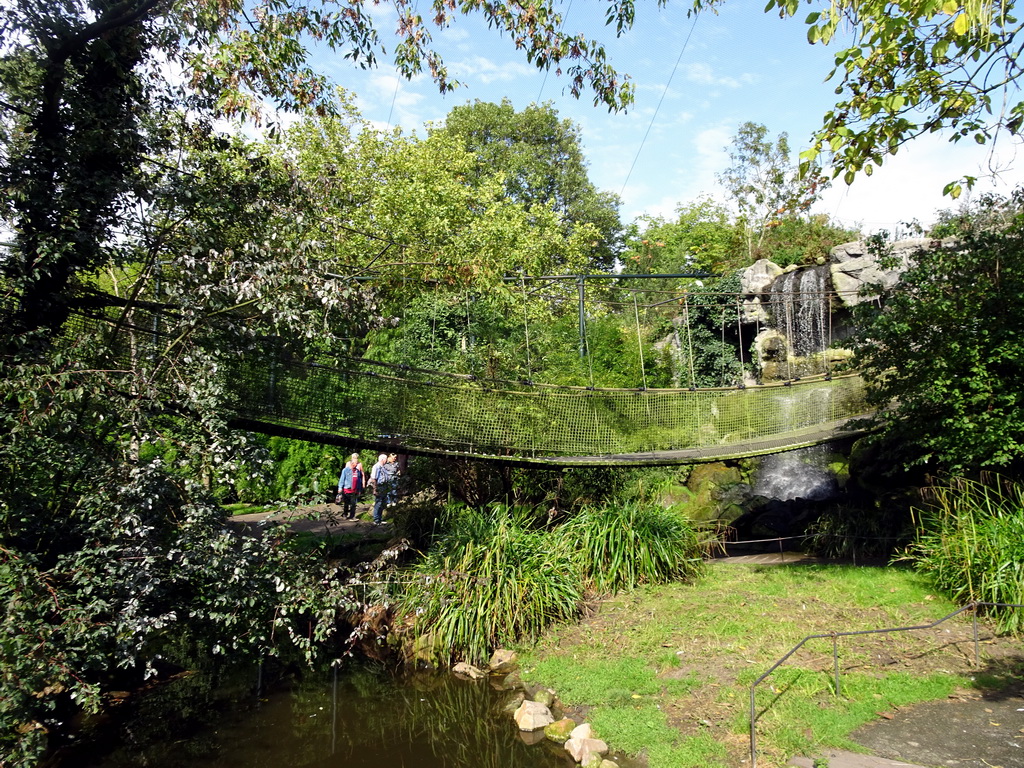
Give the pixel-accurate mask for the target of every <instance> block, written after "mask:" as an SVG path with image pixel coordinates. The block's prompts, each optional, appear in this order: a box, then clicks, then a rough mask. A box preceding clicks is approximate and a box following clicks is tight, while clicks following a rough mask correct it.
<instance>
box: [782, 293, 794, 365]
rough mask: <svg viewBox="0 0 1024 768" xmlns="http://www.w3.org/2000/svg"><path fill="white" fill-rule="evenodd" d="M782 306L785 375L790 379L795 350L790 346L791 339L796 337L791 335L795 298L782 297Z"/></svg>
mask: <svg viewBox="0 0 1024 768" xmlns="http://www.w3.org/2000/svg"><path fill="white" fill-rule="evenodd" d="M783 307H784V308H785V311H786V377H787V378H789V379H792V378H793V353H794V352H795V351H796V349H795V348H794V347H793V346H792V344H793V341H792V340H793V339H795V338H796V337H795V336H794V335H793V315H794V313H795V312H796V299H795V298H792V297H791V298H790V299H789V300H788V301H787V300H785V299H783Z"/></svg>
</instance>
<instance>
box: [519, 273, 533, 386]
mask: <svg viewBox="0 0 1024 768" xmlns="http://www.w3.org/2000/svg"><path fill="white" fill-rule="evenodd" d="M519 277H520V283H521V284H522V286H523V331H524V335H525V336H526V379H527V381H529V380H530V379H532V378H533V365H532V364H531V362H530V317H529V313H528V312H527V311H526V303H527V296H526V277H525V275H524V274H523V273H522V272H520V273H519Z"/></svg>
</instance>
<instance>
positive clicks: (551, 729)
mask: <svg viewBox="0 0 1024 768" xmlns="http://www.w3.org/2000/svg"><path fill="white" fill-rule="evenodd" d="M574 728H576V723H575V722H574V721H573V720H571V719H569V718H568V717H563V718H562V719H561V720H556V721H555V722H553V723H551V724H550V725H548V726H546V727H545V728H544V735H545V736H547V737H548V738H549V739H551V740H552V741H557V742H558V743H559V744H564V743H565V742H566V741H568V740H569V736H570V735H571V734H572V732H573V729H574Z"/></svg>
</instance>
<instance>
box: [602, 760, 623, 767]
mask: <svg viewBox="0 0 1024 768" xmlns="http://www.w3.org/2000/svg"><path fill="white" fill-rule="evenodd" d="M598 768H619V764H618V763H616V762H615V761H614V760H602V761H601V764H600V765H599V766H598Z"/></svg>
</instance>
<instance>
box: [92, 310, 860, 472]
mask: <svg viewBox="0 0 1024 768" xmlns="http://www.w3.org/2000/svg"><path fill="white" fill-rule="evenodd" d="M134 312H135V317H134V318H133V320H132V322H131V324H130V326H129V327H128V331H127V332H122V333H120V334H119V335H118V338H120V339H121V342H119V343H118V344H115V345H112V346H111V347H110V350H111V353H112V354H113V356H114V357H115V358H116V359H119V360H121V361H122V363H123V364H125V365H129V366H136V365H143V366H144V365H146V363H145V361H146V360H147V359H150V358H152V357H155V356H154V355H153V354H152V352H153V351H154V350H156V349H159V348H161V347H163V346H164V345H165V344H166V343H167V339H173V338H175V337H176V336H178V334H177V331H175V332H174V333H171V332H170V327H169V326H170V325H171V323H170V322H168V321H166V320H164V321H163V323H164V324H163V325H162V326H161V328H160V330H157V324H156V323H154V322H152V321H151V320H150V319H145V318H143V317H142V316H141V313H139V312H138V311H134ZM97 321H99V322H102V323H106V324H108V325H109V324H111V323H112V321H111V320H103V319H101V318H97V317H95V316H94V317H93V318H92V319H89V320H85V319H81V322H83V323H86V324H88V325H90V326H95V324H96V323H97ZM123 325H124V324H123V322H122V326H123ZM122 330H123V328H122ZM125 340H128V341H129V342H130V343H125ZM128 358H131V360H129V359H128ZM211 375H216V376H222V377H225V381H226V383H227V384H228V386H227V387H226V389H227V390H228V391H229V392H230V395H229V398H228V399H227V401H226V402H224V404H223V408H224V409H225V410H226V412H227V413H228V415H229V417H230V419H231V421H232V422H233V423H234V424H235V425H236V426H239V427H241V428H245V429H249V430H251V431H257V432H266V433H269V434H284V435H292V436H296V437H302V438H304V439H308V440H313V441H319V442H331V443H348V444H365V445H370V446H374V445H380V446H384V445H389V446H395V447H396V448H400V449H403V450H404V451H405V452H409V453H417V452H418V453H445V454H458V455H467V456H475V457H486V458H493V459H503V460H507V461H520V462H543V463H548V464H563V465H571V464H586V463H593V464H609V463H621V462H633V463H649V464H669V463H688V462H694V461H708V460H713V459H718V458H727V457H740V456H749V455H758V454H764V453H773V452H778V451H781V450H787V449H792V448H798V447H803V446H808V445H814V444H817V443H821V442H825V441H827V440H829V439H835V438H837V437H842V436H844V435H846V434H853V432H851V431H850V430H849V429H847V423H848V422H850V421H851V420H855V419H857V417H861V416H866V415H868V414H869V413H871V411H872V410H873V409H872V408H871V407H870V406H869V405H868V403H867V399H866V393H865V385H864V382H863V380H862V379H861V378H860V377H859V376H857V375H845V376H827V375H824V376H819V377H812V378H807V379H804V380H801V381H793V382H786V383H780V384H775V385H766V386H747V387H730V388H717V389H696V388H690V389H642V388H641V389H606V388H598V387H568V386H553V385H542V384H533V383H524V382H511V381H495V380H486V381H485V380H477V379H476V378H475V377H473V376H467V375H460V374H451V373H439V372H436V371H426V370H421V369H415V368H411V367H408V366H401V365H392V364H386V363H381V362H375V361H371V360H364V359H356V358H336V357H331V356H329V355H327V354H326V353H319V354H317V353H310V352H306V353H302V355H298V354H296V353H295V352H292V351H290V348H289V347H288V346H287V345H284V344H282V343H280V342H279V341H278V340H276V339H273V338H261V339H255V340H253V342H252V343H251V344H250V345H249V349H248V351H247V352H245V353H244V354H241V355H234V356H231V357H228V358H226V360H225V359H222V361H221V363H220V364H218V365H217V367H216V371H211Z"/></svg>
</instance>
